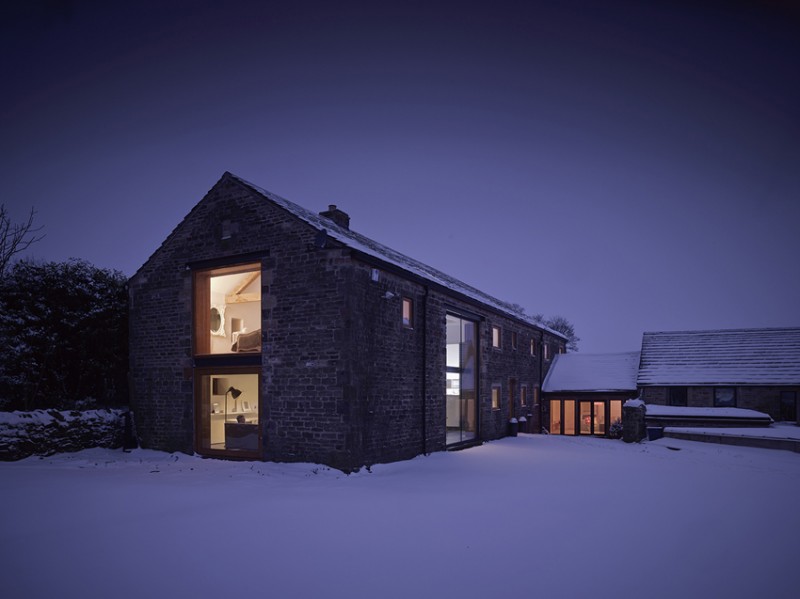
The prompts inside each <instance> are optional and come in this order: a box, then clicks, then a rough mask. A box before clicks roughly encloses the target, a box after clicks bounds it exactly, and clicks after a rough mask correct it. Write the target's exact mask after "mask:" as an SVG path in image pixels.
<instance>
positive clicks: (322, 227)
mask: <svg viewBox="0 0 800 599" xmlns="http://www.w3.org/2000/svg"><path fill="white" fill-rule="evenodd" d="M227 174H228V175H230V176H231V177H233V178H234V179H236V180H237V181H239V182H240V183H242V184H243V185H246V186H247V187H249V188H250V189H252V190H253V191H255V192H256V193H258V194H260V195H262V196H263V197H264V198H266V199H268V200H269V201H271V202H273V203H274V204H277V205H278V206H280V207H281V208H283V209H284V210H286V211H288V212H290V213H291V214H293V215H294V216H296V217H298V218H299V219H301V220H303V221H305V222H306V223H307V224H309V225H311V226H312V227H314V228H315V229H317V230H319V231H325V232H326V233H327V235H328V237H330V238H332V239H335V240H336V241H338V242H340V243H342V244H344V245H346V246H347V247H349V248H352V249H354V250H356V251H358V252H361V253H362V254H366V255H367V256H371V257H373V258H377V259H379V260H381V261H383V262H386V263H388V264H391V265H393V266H395V267H398V268H401V269H402V270H405V271H407V272H409V273H411V274H413V275H416V276H418V277H421V278H422V279H425V280H427V281H430V282H432V283H436V284H438V285H441V286H442V287H444V288H446V289H449V290H451V291H454V292H456V293H459V294H461V295H464V296H466V297H468V298H470V299H473V300H475V301H477V302H480V303H482V304H484V305H486V306H488V307H490V308H493V309H495V310H497V311H500V312H502V313H504V314H507V315H509V316H511V317H513V318H516V319H518V320H522V321H524V322H527V323H528V324H530V325H532V326H535V327H537V328H539V329H542V330H544V331H547V332H548V333H550V334H552V335H555V336H557V337H560V338H561V339H564V340H565V341H566V340H567V337H566V336H565V335H563V334H562V333H559V332H558V331H555V330H553V329H551V328H549V327H547V326H545V325H543V324H541V323H538V322H536V321H535V320H533V319H532V318H531V317H530V316H528V315H526V314H522V313H520V312H519V311H517V310H516V309H515V308H514V307H513V306H512V305H511V304H509V303H507V302H504V301H502V300H499V299H497V298H495V297H492V296H491V295H489V294H487V293H484V292H483V291H481V290H479V289H476V288H475V287H472V286H470V285H467V284H466V283H463V282H461V281H459V280H458V279H455V278H453V277H451V276H449V275H446V274H444V273H443V272H441V271H439V270H436V269H435V268H432V267H430V266H428V265H427V264H423V263H422V262H419V261H417V260H414V259H413V258H410V257H408V256H406V255H404V254H401V253H400V252H397V251H395V250H393V249H391V248H389V247H386V246H385V245H383V244H380V243H378V242H377V241H374V240H372V239H370V238H368V237H365V236H364V235H361V234H360V233H357V232H355V231H352V230H350V229H349V228H345V227H341V226H339V225H337V224H336V223H335V222H334V221H332V220H331V219H329V218H326V217H324V216H322V215H321V214H317V213H316V212H313V211H311V210H307V209H306V208H303V207H302V206H299V205H297V204H295V203H294V202H290V201H289V200H287V199H285V198H282V197H281V196H279V195H276V194H274V193H272V192H270V191H267V190H266V189H262V188H261V187H258V186H257V185H254V184H253V183H250V182H249V181H246V180H245V179H242V178H241V177H239V176H237V175H234V174H233V173H227Z"/></svg>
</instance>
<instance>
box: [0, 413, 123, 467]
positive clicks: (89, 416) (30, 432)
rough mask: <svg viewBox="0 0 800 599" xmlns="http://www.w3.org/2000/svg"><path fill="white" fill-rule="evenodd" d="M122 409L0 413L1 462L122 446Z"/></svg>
mask: <svg viewBox="0 0 800 599" xmlns="http://www.w3.org/2000/svg"><path fill="white" fill-rule="evenodd" d="M125 414H126V412H125V411H124V410H87V411H83V412H79V411H70V412H61V411H58V410H35V411H33V412H0V460H3V461H10V460H20V459H22V458H26V457H28V456H31V455H51V454H54V453H57V452H69V451H80V450H81V449H89V448H92V447H110V448H118V447H122V446H123V443H124V441H125V437H126V435H125V433H126V427H125Z"/></svg>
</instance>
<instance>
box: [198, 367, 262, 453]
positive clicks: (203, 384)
mask: <svg viewBox="0 0 800 599" xmlns="http://www.w3.org/2000/svg"><path fill="white" fill-rule="evenodd" d="M258 379H259V376H258V372H257V371H251V372H247V371H246V369H238V370H231V369H220V370H203V371H201V372H198V373H197V375H196V385H197V391H198V401H197V419H198V431H199V435H198V438H197V444H198V448H197V449H198V452H199V453H205V454H213V453H215V452H218V451H219V452H222V451H224V452H226V453H231V452H232V453H234V454H253V455H258V451H259V447H260V438H259V430H260V425H259V396H258V390H259V381H258Z"/></svg>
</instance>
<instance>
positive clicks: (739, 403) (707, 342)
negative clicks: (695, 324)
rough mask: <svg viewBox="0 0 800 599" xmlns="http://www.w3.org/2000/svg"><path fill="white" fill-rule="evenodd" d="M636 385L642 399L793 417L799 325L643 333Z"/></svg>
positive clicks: (799, 382) (798, 393)
mask: <svg viewBox="0 0 800 599" xmlns="http://www.w3.org/2000/svg"><path fill="white" fill-rule="evenodd" d="M637 385H638V387H639V391H640V397H641V399H642V400H643V401H644V402H645V403H647V404H656V405H669V406H689V407H700V408H711V407H719V408H745V409H750V410H756V411H758V412H763V413H765V414H769V415H770V416H771V417H772V419H773V420H775V421H789V422H797V421H798V410H797V403H798V398H799V397H800V328H772V329H727V330H708V331H672V332H653V333H645V334H644V335H643V337H642V356H641V363H640V366H639V374H638V378H637Z"/></svg>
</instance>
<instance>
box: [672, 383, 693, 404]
mask: <svg viewBox="0 0 800 599" xmlns="http://www.w3.org/2000/svg"><path fill="white" fill-rule="evenodd" d="M688 400H689V393H688V389H687V388H686V387H670V388H669V405H671V406H685V405H688Z"/></svg>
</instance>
